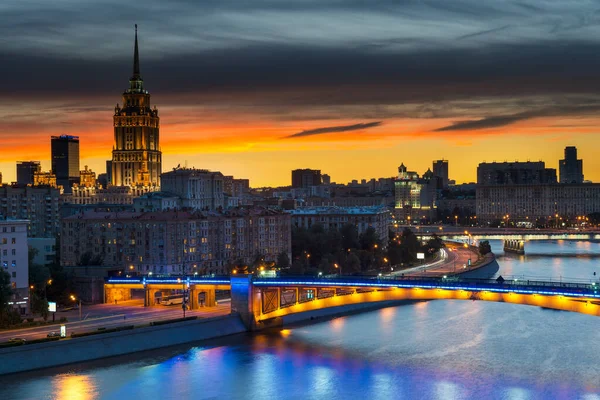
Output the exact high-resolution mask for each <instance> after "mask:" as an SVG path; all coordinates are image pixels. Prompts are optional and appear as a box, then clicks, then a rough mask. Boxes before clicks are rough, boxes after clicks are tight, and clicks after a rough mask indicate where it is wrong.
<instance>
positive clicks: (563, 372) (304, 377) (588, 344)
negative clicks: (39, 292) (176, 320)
mask: <svg viewBox="0 0 600 400" xmlns="http://www.w3.org/2000/svg"><path fill="white" fill-rule="evenodd" d="M493 246H494V249H495V250H499V249H498V247H499V243H493ZM526 250H527V251H528V252H529V254H531V255H528V256H524V257H522V256H521V257H519V256H503V255H500V257H499V258H498V262H499V263H500V266H501V270H500V273H501V274H503V275H506V276H508V275H517V276H522V275H525V276H528V277H530V276H536V277H539V278H549V277H557V278H558V277H562V278H563V279H565V280H568V278H573V279H584V280H585V279H588V280H589V279H592V278H593V272H594V271H595V270H596V269H597V270H598V271H597V272H599V273H600V265H599V262H600V244H598V243H590V242H560V241H559V242H539V243H528V244H527V249H526ZM498 253H499V254H501V252H498ZM551 253H555V254H561V256H546V255H544V254H551ZM536 254H537V255H536ZM576 254H579V255H580V256H579V257H574V256H573V255H576ZM583 254H592V255H595V256H591V257H590V256H583ZM599 328H600V318H597V317H591V316H586V315H581V314H575V313H568V312H559V311H551V310H544V309H541V308H536V307H529V306H520V305H510V304H502V303H486V302H480V301H430V302H422V303H417V304H413V305H404V306H399V307H392V308H385V309H381V310H378V311H373V312H367V313H363V314H357V315H353V316H347V317H342V318H336V319H333V320H330V321H327V322H322V323H318V324H313V325H307V326H302V327H296V328H292V329H289V330H284V331H282V332H275V333H272V334H267V335H257V336H246V335H243V336H238V337H234V338H231V339H225V340H223V341H220V342H212V343H208V344H204V345H203V346H198V347H190V346H188V347H183V348H178V349H170V350H166V351H160V352H154V353H152V354H148V353H145V354H141V355H136V356H128V357H121V358H117V359H110V360H104V361H100V362H96V363H88V364H82V365H77V366H71V367H68V368H61V369H55V370H50V371H45V372H43V373H29V374H20V375H13V376H10V377H4V378H0V399H7V400H8V399H11V400H12V399H14V400H18V399H36V400H37V399H65V400H66V399H68V400H88V399H119V400H125V399H148V400H149V399H352V398H354V399H440V400H441V399H523V400H525V399H569V400H570V399H585V400H595V399H598V400H600V329H599ZM40 356H43V355H40Z"/></svg>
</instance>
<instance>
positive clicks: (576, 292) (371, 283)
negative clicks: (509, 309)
mask: <svg viewBox="0 0 600 400" xmlns="http://www.w3.org/2000/svg"><path fill="white" fill-rule="evenodd" d="M252 283H253V284H254V285H255V286H298V285H314V286H354V287H356V286H366V287H399V288H431V289H453V290H470V291H482V290H489V291H494V292H505V293H509V292H515V293H528V294H533V293H539V294H557V295H565V296H571V297H579V296H588V297H595V298H600V284H598V283H596V282H593V283H591V284H587V283H572V282H554V281H536V280H519V279H514V280H504V281H498V280H495V279H470V278H469V279H467V278H458V277H448V278H434V277H403V278H397V277H385V276H381V277H338V278H323V277H321V278H312V279H307V278H306V277H278V278H258V277H257V278H254V279H253V280H252Z"/></svg>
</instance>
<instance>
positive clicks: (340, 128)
mask: <svg viewBox="0 0 600 400" xmlns="http://www.w3.org/2000/svg"><path fill="white" fill-rule="evenodd" d="M380 125H381V121H377V122H364V123H360V124H354V125H344V126H328V127H325V128H316V129H310V130H306V131H302V132H298V133H294V134H293V135H289V136H286V137H285V138H284V139H289V138H297V137H303V136H312V135H322V134H324V133H334V132H349V131H359V130H363V129H368V128H375V127H376V126H380Z"/></svg>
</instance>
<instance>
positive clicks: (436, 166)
mask: <svg viewBox="0 0 600 400" xmlns="http://www.w3.org/2000/svg"><path fill="white" fill-rule="evenodd" d="M433 175H434V176H437V177H438V178H440V179H439V182H440V186H441V187H439V188H438V189H447V188H448V182H449V180H448V160H435V161H434V162H433Z"/></svg>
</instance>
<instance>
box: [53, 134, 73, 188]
mask: <svg viewBox="0 0 600 400" xmlns="http://www.w3.org/2000/svg"><path fill="white" fill-rule="evenodd" d="M50 147H51V153H52V154H51V156H52V173H53V174H54V175H55V176H56V184H57V185H58V186H62V187H63V190H64V192H65V193H71V188H72V187H73V185H74V184H78V183H79V137H78V136H69V135H61V136H52V137H51V138H50Z"/></svg>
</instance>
